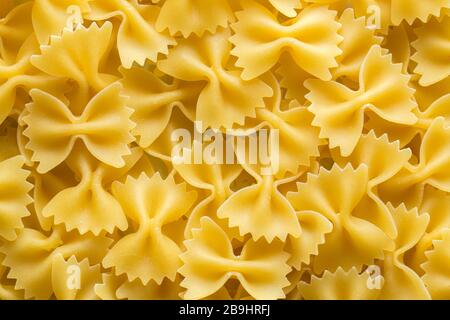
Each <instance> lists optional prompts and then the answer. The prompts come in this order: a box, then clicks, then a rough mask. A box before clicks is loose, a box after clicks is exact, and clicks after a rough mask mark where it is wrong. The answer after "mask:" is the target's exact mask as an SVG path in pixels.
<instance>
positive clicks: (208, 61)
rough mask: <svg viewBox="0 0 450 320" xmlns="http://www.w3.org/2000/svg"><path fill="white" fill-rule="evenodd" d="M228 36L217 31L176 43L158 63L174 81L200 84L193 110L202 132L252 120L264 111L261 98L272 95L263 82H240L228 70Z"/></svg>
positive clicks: (237, 74)
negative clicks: (200, 88)
mask: <svg viewBox="0 0 450 320" xmlns="http://www.w3.org/2000/svg"><path fill="white" fill-rule="evenodd" d="M229 36H230V32H229V31H221V32H217V33H215V34H214V35H205V36H204V37H202V38H198V37H193V38H189V39H188V40H180V41H179V43H178V45H177V46H176V47H175V48H174V49H172V50H171V51H170V52H169V55H168V57H167V59H165V60H160V61H159V62H158V68H159V69H161V70H162V71H163V72H165V73H167V74H169V75H171V76H173V77H175V78H178V79H181V80H184V81H201V82H203V83H204V87H203V89H202V90H201V92H200V95H199V97H198V102H197V109H196V120H198V121H202V125H203V130H206V129H207V128H208V127H212V128H214V129H221V128H222V127H224V128H231V127H232V125H233V124H235V123H237V124H240V125H243V124H244V121H245V118H246V117H255V109H256V108H260V107H264V101H263V98H265V97H270V96H271V95H272V94H273V92H272V90H271V88H270V87H269V86H268V85H267V84H266V83H264V81H262V80H260V79H254V80H250V81H245V80H242V79H241V77H240V74H241V72H240V71H238V70H237V69H236V68H231V69H229V68H228V63H229V59H230V49H231V44H230V43H229V42H228V38H229Z"/></svg>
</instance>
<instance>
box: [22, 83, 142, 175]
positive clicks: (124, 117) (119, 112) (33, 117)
mask: <svg viewBox="0 0 450 320" xmlns="http://www.w3.org/2000/svg"><path fill="white" fill-rule="evenodd" d="M121 88H122V86H121V85H120V84H118V83H114V84H112V85H110V86H108V87H106V88H105V89H103V90H102V91H101V92H99V93H98V94H97V95H96V96H94V97H93V98H92V100H91V101H89V103H88V104H87V105H86V106H85V108H84V110H83V113H82V114H81V115H80V116H76V115H74V114H73V113H72V112H71V111H70V110H69V108H68V107H67V106H66V105H65V104H64V103H63V102H62V101H60V100H58V99H57V98H55V97H53V96H52V95H50V94H48V93H45V92H44V91H41V90H37V89H33V90H32V91H31V92H30V95H31V96H32V98H33V103H31V104H29V105H28V106H27V108H28V114H27V115H26V116H25V117H23V121H24V122H25V123H26V125H27V129H26V130H25V131H24V132H23V134H24V135H25V136H27V137H28V139H29V142H28V144H27V145H26V147H27V148H28V149H30V150H32V151H33V157H32V160H33V161H36V162H38V163H39V165H38V172H39V173H45V172H48V171H49V170H51V169H53V168H54V167H56V166H57V165H59V164H60V163H61V162H63V161H64V160H65V159H66V158H67V157H68V156H69V155H70V153H71V152H72V149H73V147H74V145H75V142H77V140H80V141H82V142H83V144H84V145H85V146H86V148H87V149H88V150H89V152H90V153H91V154H92V155H93V156H95V157H96V158H97V159H99V160H100V161H102V162H104V163H106V164H108V165H110V166H113V167H117V168H119V167H122V166H124V165H125V161H124V159H123V157H124V156H125V155H127V154H130V149H129V147H128V144H129V143H130V142H132V141H133V140H134V137H133V136H132V135H131V133H130V130H131V129H133V128H134V126H135V124H134V122H132V121H131V120H130V115H131V113H132V110H131V109H130V108H128V107H127V106H126V105H125V101H126V97H124V96H122V95H121Z"/></svg>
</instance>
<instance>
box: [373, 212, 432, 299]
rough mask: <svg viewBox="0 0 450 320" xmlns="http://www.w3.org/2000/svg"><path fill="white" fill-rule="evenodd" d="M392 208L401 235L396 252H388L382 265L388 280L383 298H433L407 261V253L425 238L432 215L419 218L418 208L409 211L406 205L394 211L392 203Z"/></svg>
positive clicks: (382, 294) (386, 280) (381, 296)
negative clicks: (405, 256)
mask: <svg viewBox="0 0 450 320" xmlns="http://www.w3.org/2000/svg"><path fill="white" fill-rule="evenodd" d="M388 208H389V211H390V212H391V213H392V216H393V218H394V220H395V224H396V226H397V231H398V235H397V238H396V239H395V249H394V250H392V251H389V252H385V256H384V260H383V262H382V265H383V277H384V280H385V281H384V285H383V288H382V291H381V294H380V299H383V300H391V299H393V300H398V299H400V300H403V299H407V300H411V299H420V300H422V299H430V295H429V293H428V291H427V289H426V288H425V285H424V283H423V282H422V280H421V279H420V277H419V276H418V275H417V274H416V273H415V272H414V271H413V270H412V269H411V268H410V267H408V266H407V265H406V263H405V261H404V255H405V253H406V252H407V251H408V250H410V249H411V248H413V247H414V246H415V245H416V244H417V242H418V241H419V240H420V238H421V237H422V236H423V235H424V233H425V230H426V228H427V225H428V222H429V220H430V217H429V215H428V214H421V215H419V214H418V211H417V208H415V209H413V210H407V209H406V207H405V206H404V205H400V206H399V207H397V208H394V207H393V206H392V205H391V204H390V203H388Z"/></svg>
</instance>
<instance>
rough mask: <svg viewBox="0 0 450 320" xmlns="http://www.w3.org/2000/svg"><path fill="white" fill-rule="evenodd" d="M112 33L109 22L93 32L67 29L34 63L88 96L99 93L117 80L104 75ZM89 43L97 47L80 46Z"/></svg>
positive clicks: (81, 29)
mask: <svg viewBox="0 0 450 320" xmlns="http://www.w3.org/2000/svg"><path fill="white" fill-rule="evenodd" d="M112 29H113V26H112V23H111V22H109V21H108V22H105V23H104V24H103V25H102V26H101V27H99V26H97V24H96V23H92V24H91V25H90V26H89V28H85V27H84V26H82V25H81V26H79V27H77V28H76V29H75V30H70V29H64V31H63V32H62V34H61V35H57V36H56V35H55V36H52V37H51V41H50V44H49V45H43V46H41V54H40V55H35V56H32V57H31V63H32V64H33V65H34V66H35V67H36V68H38V69H39V70H41V71H43V72H45V73H46V74H49V75H52V76H55V77H64V78H69V79H73V80H74V81H75V82H76V83H77V84H78V86H79V87H80V88H81V89H82V90H84V91H83V94H84V95H86V96H89V93H90V88H93V89H94V90H95V92H99V91H101V90H102V89H103V88H105V87H106V86H107V85H108V84H110V83H111V82H113V81H114V80H115V77H114V76H111V75H107V74H104V73H101V71H100V65H101V61H102V59H103V58H104V56H105V55H106V54H107V53H108V48H109V45H110V41H111V34H112ZM87 43H95V46H94V45H89V46H82V45H80V44H87ZM85 99H88V98H87V97H86V98H85Z"/></svg>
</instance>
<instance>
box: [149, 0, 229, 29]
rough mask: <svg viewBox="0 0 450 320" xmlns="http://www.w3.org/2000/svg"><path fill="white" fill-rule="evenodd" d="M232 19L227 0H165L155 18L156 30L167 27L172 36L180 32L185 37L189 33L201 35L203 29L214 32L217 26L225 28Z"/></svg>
mask: <svg viewBox="0 0 450 320" xmlns="http://www.w3.org/2000/svg"><path fill="white" fill-rule="evenodd" d="M231 21H234V15H233V11H232V9H231V7H230V5H229V3H228V0H206V1H205V0H166V1H165V2H164V4H163V5H162V7H161V11H160V13H159V15H158V19H157V20H156V30H158V31H159V32H162V31H164V30H165V29H169V32H170V34H171V35H172V36H174V35H175V34H176V33H177V32H181V34H182V35H183V37H185V38H187V37H188V36H189V35H190V34H191V33H195V34H196V35H197V36H199V37H201V36H202V35H203V34H204V32H205V31H209V32H210V33H215V32H216V30H217V27H223V28H226V27H227V26H228V23H229V22H231Z"/></svg>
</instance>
